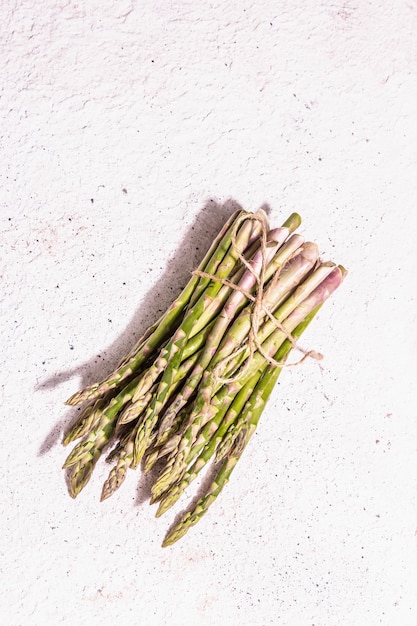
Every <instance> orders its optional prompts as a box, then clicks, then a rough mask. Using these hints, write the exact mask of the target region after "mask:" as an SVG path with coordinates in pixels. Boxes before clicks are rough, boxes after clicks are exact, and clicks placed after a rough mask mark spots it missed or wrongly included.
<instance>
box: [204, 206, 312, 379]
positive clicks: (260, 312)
mask: <svg viewBox="0 0 417 626" xmlns="http://www.w3.org/2000/svg"><path fill="white" fill-rule="evenodd" d="M246 220H253V221H256V222H258V223H259V224H260V226H261V233H260V237H259V238H260V244H261V256H262V263H261V269H260V272H259V273H257V272H256V271H255V270H254V269H253V267H252V266H251V264H250V262H249V261H248V260H247V259H246V258H245V256H244V253H243V251H241V250H239V248H238V246H237V243H236V238H237V231H238V229H239V227H240V225H241V224H242V222H244V221H246ZM268 232H269V224H268V218H267V216H266V214H265V212H264V211H262V210H259V211H257V212H256V213H247V214H244V215H241V216H240V217H239V218H238V219H237V220H236V222H235V224H234V227H233V231H232V238H231V239H232V247H233V250H234V251H235V253H236V255H237V257H238V259H239V260H240V261H241V263H242V264H243V265H244V266H245V267H246V268H247V270H248V271H249V272H250V273H251V274H252V275H253V277H254V278H255V281H256V285H257V291H256V295H255V296H253V295H252V294H251V293H249V292H248V291H246V290H245V289H243V288H242V287H240V286H239V285H237V284H236V283H233V282H232V281H230V280H227V279H226V278H219V277H218V276H216V275H215V274H210V273H208V272H204V271H202V270H194V272H193V274H195V275H196V276H200V277H202V278H208V279H210V280H213V281H217V282H220V283H221V284H223V285H225V286H227V287H230V288H231V289H234V290H236V291H240V293H242V294H243V295H244V296H245V297H246V298H247V299H248V300H249V301H250V302H251V303H252V307H251V311H250V329H249V333H248V338H247V343H244V344H242V346H240V348H237V349H236V350H235V351H234V352H232V354H229V355H228V356H226V357H225V358H223V359H222V360H221V361H220V362H219V363H218V364H217V365H216V366H215V367H214V368H213V372H212V376H213V378H214V381H215V383H221V384H229V383H234V382H235V381H237V380H239V379H240V378H241V377H242V376H243V375H244V374H245V373H246V372H247V371H248V369H249V367H250V365H251V363H252V360H253V357H254V354H255V352H256V351H258V352H259V353H260V354H261V355H262V356H263V357H264V359H266V361H267V362H268V363H269V364H270V365H271V366H272V367H281V368H282V367H294V366H297V365H301V363H303V362H304V361H305V360H306V359H307V358H312V359H316V360H318V361H319V360H321V359H322V358H323V355H322V354H320V353H319V352H316V351H315V350H305V349H303V348H302V347H300V346H299V345H298V342H297V341H296V339H295V338H294V337H293V336H292V334H291V333H290V332H289V331H288V330H287V329H286V328H285V326H284V325H283V324H281V323H280V322H279V321H278V320H277V318H276V317H275V316H274V315H273V313H271V311H270V309H269V308H268V307H267V306H266V305H265V303H264V299H265V298H264V291H265V271H266V268H267V258H266V249H267V247H268V246H271V245H274V242H273V241H270V242H268ZM301 250H302V247H301V248H299V249H298V250H296V251H295V252H294V253H293V255H292V257H290V258H293V257H294V256H296V255H297V254H300V252H301ZM282 267H283V266H281V267H280V268H278V270H277V271H276V272H275V274H274V276H273V277H272V279H271V286H272V285H273V284H276V283H277V282H278V279H279V275H280V273H281V270H282ZM264 315H266V316H267V317H268V318H269V319H270V320H271V321H272V323H273V324H274V326H275V327H276V328H277V329H278V330H280V331H281V332H282V333H283V334H284V335H285V337H286V338H287V339H288V341H289V342H290V343H291V345H292V347H293V349H296V350H298V351H299V352H301V353H302V354H303V356H302V357H301V358H300V359H299V360H298V361H295V362H294V363H287V362H286V361H277V360H276V359H274V358H273V357H271V356H270V355H269V354H268V353H267V352H265V350H264V349H263V347H262V344H261V342H260V340H259V325H260V323H261V321H262V318H263V316H264ZM247 347H248V349H249V356H248V358H247V359H246V360H245V364H244V365H243V367H240V368H239V366H238V372H237V374H235V375H234V376H232V377H230V378H223V377H222V376H221V375H220V372H222V371H224V370H225V369H226V366H227V364H228V363H229V362H230V361H232V360H233V359H235V358H236V357H237V356H239V355H240V354H241V353H242V352H243V351H245V350H246V348H247Z"/></svg>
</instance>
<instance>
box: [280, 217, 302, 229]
mask: <svg viewBox="0 0 417 626" xmlns="http://www.w3.org/2000/svg"><path fill="white" fill-rule="evenodd" d="M300 224H301V216H300V215H299V214H298V213H291V215H290V216H289V218H287V219H286V220H285V222H284V223H283V225H282V226H283V228H288V230H289V231H290V233H293V232H294V231H295V230H297V228H298V227H299V226H300Z"/></svg>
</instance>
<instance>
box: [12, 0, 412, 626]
mask: <svg viewBox="0 0 417 626" xmlns="http://www.w3.org/2000/svg"><path fill="white" fill-rule="evenodd" d="M0 12H1V13H0V16H1V17H0V19H1V32H2V36H1V40H0V64H1V78H2V79H1V85H0V90H1V99H0V107H1V116H2V126H1V131H0V133H1V152H0V159H1V167H0V179H1V186H0V201H1V213H0V217H1V241H0V250H1V257H0V275H1V337H2V349H1V360H2V371H3V376H2V383H1V387H0V388H1V408H2V421H1V431H2V445H1V451H0V458H1V477H2V488H1V507H0V522H1V531H2V532H1V540H0V541H1V548H0V549H1V552H0V556H1V558H0V572H1V584H0V586H1V589H2V595H3V600H2V602H1V605H0V613H1V623H3V624H7V625H8V626H38V625H39V626H41V625H44V624H54V625H55V624H64V625H66V626H83V625H86V624H89V625H92V624H94V625H95V624H100V625H103V626H106V625H110V624H114V623H118V622H122V623H127V622H129V623H131V624H134V625H136V624H138V625H142V624H144V625H145V624H146V625H148V624H151V625H155V626H159V625H161V626H162V625H165V624H166V625H169V626H184V625H188V624H196V625H201V626H206V625H207V626H217V625H220V624H228V625H231V626H235V625H236V626H238V625H241V624H245V625H249V626H264V625H265V626H266V625H269V624H273V625H282V626H313V625H314V626H344V625H349V626H377V625H380V624H381V625H383V626H415V624H416V623H417V600H416V598H417V595H416V591H417V589H416V585H417V583H416V580H417V537H416V535H417V502H416V493H417V492H416V475H417V473H416V469H417V444H416V417H417V414H416V406H417V402H416V401H417V398H416V391H415V372H416V359H415V352H416V348H417V345H416V330H415V328H416V301H415V295H414V294H415V287H414V289H411V286H412V285H413V284H414V285H415V282H414V283H413V279H415V269H416V267H415V233H416V222H417V218H416V203H415V198H416V193H417V184H416V174H415V171H416V158H417V153H416V144H417V142H416V139H417V118H416V102H417V76H416V67H417V47H416V38H415V33H416V28H417V4H416V2H415V1H414V0H409V1H408V2H398V3H388V2H383V1H382V0H375V1H373V2H359V1H356V2H354V1H353V0H343V2H342V1H340V0H336V1H335V2H324V1H321V0H319V1H317V0H314V1H313V0H304V1H303V0H296V1H295V2H294V1H293V2H289V1H284V2H279V3H277V2H272V0H260V1H258V2H256V3H253V2H251V3H249V2H247V0H240V1H238V2H231V1H229V2H218V1H217V2H216V1H215V2H211V3H209V4H201V3H196V2H191V1H168V2H165V3H161V2H155V1H154V0H145V1H143V2H139V1H132V2H128V1H124V0H121V1H118V2H106V1H104V2H99V1H98V0H91V1H90V2H87V1H86V0H80V1H79V2H73V1H67V2H63V1H62V2H60V1H57V0H56V1H53V0H45V1H44V2H41V3H35V2H33V1H30V0H22V1H21V2H14V1H11V0H8V1H7V0H6V1H3V2H2V6H1V9H0ZM236 203H238V204H240V205H242V206H244V207H245V208H247V209H252V210H255V209H256V208H258V207H259V206H261V205H263V204H268V205H269V207H270V208H271V221H272V222H273V223H274V224H278V223H279V222H280V221H282V220H283V219H285V217H287V215H288V214H289V213H290V212H291V211H292V210H298V211H299V212H300V213H301V214H302V216H303V218H304V222H303V226H302V229H301V232H303V233H305V234H306V235H307V237H308V238H311V239H313V240H314V241H317V242H318V243H319V245H320V248H321V250H322V252H323V256H324V257H326V258H332V259H334V260H336V261H338V262H341V263H343V264H344V265H345V266H346V267H348V268H349V270H350V274H349V278H348V280H347V282H346V283H345V285H344V286H343V287H342V288H341V289H340V290H339V292H338V293H337V294H336V295H335V297H334V298H333V299H332V301H331V302H329V303H328V304H327V306H326V307H325V308H324V309H323V310H322V312H321V313H320V316H319V317H318V319H317V320H315V324H314V325H313V326H312V327H311V328H310V329H309V331H308V333H306V336H305V343H306V344H307V345H308V346H313V347H314V348H316V349H318V350H320V351H321V352H323V353H324V354H325V355H326V358H325V360H324V361H323V362H322V363H320V364H318V363H314V362H307V363H305V364H304V365H303V366H302V367H299V368H295V369H291V370H288V371H286V372H285V374H284V375H282V377H281V380H280V385H279V386H278V388H277V389H276V391H275V393H274V396H273V398H272V399H271V401H270V404H269V406H268V409H267V411H266V412H265V414H264V416H263V418H262V421H261V424H260V427H259V430H258V432H257V434H256V436H255V437H254V440H253V442H252V443H251V446H250V447H249V448H248V450H247V451H246V453H245V456H244V458H242V460H241V462H240V463H239V465H238V467H237V468H236V470H235V473H234V476H233V479H232V480H231V482H230V484H229V485H228V487H227V488H226V490H225V492H224V493H223V494H222V497H221V498H220V499H219V501H218V502H217V503H216V505H215V506H213V508H212V510H211V512H210V513H209V514H208V515H207V516H206V517H205V518H204V519H203V520H202V521H201V523H200V524H199V525H198V526H197V527H195V529H193V530H192V531H191V532H190V533H189V535H188V536H187V538H186V539H185V540H183V541H181V542H180V543H178V544H177V545H175V546H174V547H173V548H172V549H166V550H162V549H161V548H160V543H161V540H162V538H163V535H164V533H165V530H166V528H167V526H168V525H169V524H170V523H171V521H172V516H171V517H170V516H169V515H167V519H164V518H162V519H160V520H156V519H154V517H153V509H152V508H151V507H149V506H148V505H147V504H146V503H143V502H142V501H143V493H144V491H146V483H145V485H144V484H143V481H141V479H140V476H139V474H138V473H133V472H132V473H131V475H130V476H129V477H128V479H127V481H126V484H124V485H123V487H122V489H121V490H120V491H119V492H118V493H117V495H115V496H114V497H113V498H111V499H110V500H108V501H106V502H105V503H103V504H99V501H98V497H99V493H100V488H101V484H102V482H103V479H104V478H105V476H106V475H107V469H108V468H107V467H105V466H104V465H99V466H98V467H97V469H96V473H95V475H94V477H93V478H92V480H91V482H90V483H89V485H88V487H87V488H86V489H85V491H84V492H83V493H82V495H81V496H80V497H79V498H78V499H77V500H76V501H72V500H71V499H70V498H69V496H68V494H67V492H66V487H65V482H64V476H63V473H62V472H61V470H60V466H61V464H62V462H63V460H64V458H65V451H64V450H63V449H62V447H61V445H60V439H61V435H62V431H63V429H64V428H65V426H66V425H67V424H68V423H69V421H70V419H71V417H72V416H73V415H74V413H73V411H72V410H69V409H68V408H65V407H64V406H63V404H62V403H63V400H64V399H65V398H66V397H68V396H69V395H70V394H71V393H72V392H74V391H75V390H76V389H78V388H79V387H80V386H81V385H82V384H85V383H88V382H91V381H93V380H94V379H97V378H98V377H100V376H102V375H104V374H105V373H107V372H109V371H110V370H111V368H112V366H113V365H115V364H116V362H117V361H118V359H119V357H120V356H121V355H122V354H123V353H124V351H125V350H126V349H127V347H128V346H130V345H131V344H132V343H133V341H134V337H135V335H137V334H138V333H139V332H140V331H141V330H143V328H144V327H145V326H146V325H147V324H148V323H150V322H151V321H152V320H154V319H155V317H156V316H157V315H158V311H160V310H162V309H164V308H165V307H166V305H167V304H168V303H169V302H170V300H171V299H172V297H173V296H174V295H175V294H176V293H177V292H178V290H179V289H180V287H181V286H182V284H183V283H184V281H185V280H186V278H187V276H188V274H189V272H190V271H191V269H192V268H193V267H194V266H195V264H196V262H197V261H198V260H199V259H200V258H201V257H202V255H203V253H204V250H205V248H207V246H208V244H209V242H210V240H211V238H212V236H213V235H214V234H215V232H216V231H217V230H218V229H219V227H220V225H221V223H222V222H223V221H224V219H225V217H226V216H227V215H228V214H229V213H230V210H231V207H232V206H233V205H234V204H236ZM138 485H139V487H138Z"/></svg>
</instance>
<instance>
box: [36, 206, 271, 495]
mask: <svg viewBox="0 0 417 626" xmlns="http://www.w3.org/2000/svg"><path fill="white" fill-rule="evenodd" d="M262 208H263V209H264V210H266V208H265V207H262ZM238 209H241V207H240V205H239V204H238V203H237V202H236V201H234V200H233V199H230V200H227V201H226V202H224V203H223V204H222V203H218V202H217V201H216V200H212V199H210V200H208V201H207V202H206V204H205V205H204V207H203V208H202V209H201V211H200V212H199V213H198V214H197V216H196V217H195V219H194V222H193V223H192V224H191V226H190V227H189V228H188V230H187V231H186V233H185V235H184V237H183V238H182V240H181V242H180V244H179V246H178V250H177V251H176V252H175V254H174V255H173V256H172V257H171V258H169V259H168V260H167V262H166V269H165V271H164V273H163V275H162V276H161V277H160V278H159V280H158V282H157V283H156V284H155V285H154V287H152V288H151V289H150V290H149V291H148V292H147V293H146V295H145V296H143V297H142V304H141V305H140V306H139V308H138V309H137V311H136V312H135V313H134V315H133V317H132V319H131V321H130V322H129V324H128V325H127V327H126V329H125V330H124V331H123V333H122V334H121V335H120V336H119V337H118V338H117V339H116V340H115V341H114V342H113V343H112V344H111V345H110V346H108V347H107V348H104V349H102V350H100V351H99V352H98V354H99V355H105V360H104V359H102V358H101V356H98V354H96V355H94V356H93V357H92V358H91V359H90V360H89V361H87V362H86V363H83V364H81V365H80V366H78V367H76V368H73V369H71V370H66V371H63V372H58V373H56V374H54V375H53V376H51V377H50V378H48V379H47V380H45V381H44V382H43V383H41V384H40V385H39V386H38V387H37V388H36V389H35V390H36V391H38V390H46V389H53V388H55V387H57V386H58V385H60V384H61V383H63V382H65V381H67V380H69V379H71V378H73V377H74V376H81V384H80V389H83V388H84V387H87V386H88V385H90V384H92V383H94V382H96V381H99V380H102V379H103V378H105V377H106V376H108V375H109V374H110V373H111V372H112V371H114V369H116V367H117V365H118V363H119V362H120V360H121V359H122V357H123V356H124V355H125V354H126V353H127V352H128V351H129V350H130V349H131V348H132V347H133V345H134V344H135V343H136V341H137V340H138V338H139V337H140V336H141V335H142V334H143V333H144V332H145V330H146V328H148V327H149V326H150V325H151V324H152V323H153V322H154V321H155V320H157V319H158V318H159V317H160V315H161V314H162V313H163V312H164V311H165V310H166V309H167V308H168V306H169V305H170V304H171V302H172V301H173V300H174V299H175V298H176V296H177V295H178V294H179V293H180V292H181V290H182V289H183V288H184V286H185V285H186V284H187V282H188V280H189V278H190V275H191V272H192V271H193V269H195V268H196V267H197V265H198V264H199V262H200V261H201V259H202V258H203V257H204V255H205V253H206V251H207V250H208V248H209V247H210V245H211V243H212V241H213V239H214V238H215V237H216V235H217V234H218V232H219V231H220V230H221V228H222V226H223V225H224V223H225V222H226V220H227V219H228V218H229V217H230V216H231V215H232V213H233V212H234V211H236V210H238ZM74 391H76V389H74ZM79 411H80V408H79V407H69V408H68V412H67V414H66V415H65V416H64V417H62V418H61V420H60V421H59V422H58V423H57V424H55V425H54V426H53V428H52V429H51V431H50V432H49V434H48V435H47V437H46V438H45V440H44V441H43V443H42V445H41V447H40V449H39V452H38V455H39V456H42V455H44V454H46V453H48V452H49V451H50V450H51V449H52V448H53V447H54V446H55V445H56V443H57V442H58V441H59V440H60V439H61V438H62V433H63V432H64V430H65V431H66V430H67V429H68V428H70V427H71V425H72V424H73V423H74V422H75V421H76V419H77V416H78V413H79ZM146 484H147V483H146V481H145V482H144V485H146ZM145 491H147V489H146V488H145V486H144V492H145ZM140 502H141V500H140V498H139V499H138V503H140Z"/></svg>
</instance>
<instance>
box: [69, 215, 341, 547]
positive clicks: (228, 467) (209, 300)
mask: <svg viewBox="0 0 417 626" xmlns="http://www.w3.org/2000/svg"><path fill="white" fill-rule="evenodd" d="M300 223H301V218H300V216H299V215H298V214H296V213H293V214H292V215H291V216H290V217H289V218H288V219H287V220H286V222H285V223H284V224H283V225H282V226H281V227H280V228H275V229H270V227H269V224H268V219H267V216H266V214H265V213H264V212H263V211H262V210H260V211H257V212H256V213H249V212H246V211H237V212H236V213H235V214H233V215H232V216H231V218H230V219H229V221H228V222H227V223H226V224H225V226H224V227H223V229H222V230H221V232H220V233H219V235H218V236H217V238H216V239H215V241H214V242H213V244H212V246H211V248H210V249H209V251H208V252H207V254H206V256H205V258H204V259H203V261H202V262H201V264H200V266H199V268H198V270H196V271H195V272H193V274H192V277H191V279H190V281H189V283H188V285H187V286H186V287H185V289H184V290H183V291H182V293H181V294H180V295H179V296H178V298H177V299H176V300H175V301H174V302H173V303H172V304H171V306H170V307H169V308H168V310H167V311H166V312H165V314H164V315H163V316H162V317H161V318H160V319H159V320H158V321H157V322H156V323H155V324H154V325H153V326H151V327H150V328H149V329H148V330H147V331H146V332H145V334H144V335H143V337H141V339H140V340H139V341H138V343H137V344H136V345H135V346H134V348H133V349H132V350H131V352H130V353H129V354H128V355H126V357H125V358H124V359H123V360H122V361H121V363H120V364H119V366H118V367H117V369H116V370H115V371H114V372H112V373H111V374H110V376H108V377H107V378H106V379H105V380H102V381H101V382H98V383H95V384H93V385H90V386H89V387H87V388H86V389H84V390H82V391H79V392H77V393H75V394H74V395H73V396H71V398H69V400H67V404H69V405H78V404H80V403H85V406H84V408H83V410H82V411H81V413H80V415H79V417H78V419H77V421H76V423H74V424H73V425H72V426H71V428H70V430H69V431H68V432H67V433H66V435H65V438H64V445H67V444H69V443H70V442H73V441H75V440H76V439H81V441H80V442H79V443H78V444H77V445H76V446H75V447H74V449H73V450H72V452H71V453H70V454H69V456H68V457H67V459H66V461H65V463H64V468H68V469H69V475H68V484H69V491H70V494H71V496H72V497H76V496H77V495H78V493H79V492H80V491H81V489H82V488H83V487H84V486H85V485H86V483H87V482H88V480H89V478H90V476H91V473H92V471H93V468H94V466H95V465H96V463H97V461H98V459H99V457H100V456H101V454H102V453H103V451H104V450H105V449H108V448H109V445H110V444H113V449H112V450H111V451H110V454H109V455H108V457H107V460H108V461H109V462H113V463H114V467H113V468H112V470H111V471H110V474H109V477H108V479H107V480H106V482H105V484H104V486H103V491H102V496H101V499H102V500H104V499H105V498H108V497H109V496H110V495H112V494H113V493H114V492H115V490H116V489H118V487H120V485H121V484H122V482H123V480H124V478H125V476H126V472H127V470H128V469H129V468H132V469H135V468H137V466H138V465H139V464H142V467H143V470H144V471H145V472H148V471H149V470H151V468H155V467H161V469H160V471H159V474H158V475H157V477H156V479H155V482H154V483H153V486H152V490H151V503H155V502H158V503H159V505H158V510H157V512H156V515H157V516H160V515H162V514H163V513H165V512H166V511H167V510H168V509H169V508H170V507H172V506H173V504H174V503H175V502H176V501H177V500H178V499H179V498H180V496H181V495H182V494H183V492H184V491H185V489H186V488H187V487H188V486H189V485H190V483H191V482H192V481H193V480H194V479H195V478H196V477H197V476H198V475H199V473H200V472H201V470H202V469H203V468H204V467H206V465H207V464H208V463H209V462H212V470H211V482H209V484H207V485H206V488H205V491H204V493H202V494H201V495H200V497H199V499H198V501H197V502H196V504H195V505H194V506H193V507H192V510H189V511H188V512H186V513H184V514H183V516H182V518H181V519H180V520H179V521H178V522H177V523H176V524H175V526H174V527H173V528H172V529H171V530H170V531H169V532H168V534H167V535H166V537H165V540H164V542H163V546H168V545H170V544H172V543H174V542H175V541H177V540H178V539H179V538H180V537H182V536H183V535H184V534H185V533H186V532H187V531H188V530H189V528H190V527H191V526H193V525H194V524H196V523H197V522H198V520H199V519H200V518H201V517H202V516H203V515H204V514H205V513H206V511H207V510H208V508H209V506H210V505H211V504H212V503H213V501H214V500H215V499H216V497H217V496H218V494H219V493H220V491H221V490H222V488H223V486H224V485H225V483H226V482H227V481H228V479H229V477H230V474H231V472H232V471H233V468H234V467H235V465H236V463H237V461H238V459H239V458H240V456H241V454H242V452H243V450H244V449H245V447H246V445H247V444H248V442H249V440H250V438H251V437H252V435H253V433H254V431H255V429H256V427H257V424H258V421H259V418H260V416H261V414H262V412H263V410H264V407H265V404H266V402H267V400H268V398H269V396H270V394H271V391H272V389H273V387H274V385H275V383H276V381H277V379H278V376H279V375H280V373H281V371H282V369H283V367H284V366H285V365H286V360H287V357H288V354H289V353H290V351H291V350H292V348H294V347H297V345H296V344H297V340H298V339H299V337H300V336H301V334H302V333H303V331H304V330H305V329H306V327H307V326H308V324H309V323H310V321H311V320H312V319H313V317H314V316H315V315H316V313H317V311H318V310H319V308H320V306H321V305H322V304H323V302H324V301H325V300H326V299H327V298H328V297H329V296H330V294H331V293H332V292H333V291H334V290H335V289H336V288H337V287H338V286H339V284H340V283H341V282H342V280H343V278H344V276H345V273H346V271H345V270H344V268H343V267H342V266H336V265H335V264H334V263H331V262H322V261H321V260H320V258H319V251H318V248H317V245H316V244H315V243H312V242H305V241H304V240H303V238H302V237H301V236H300V235H298V234H294V231H295V230H296V229H297V228H298V227H299V225H300ZM308 355H310V356H317V355H315V354H313V353H305V354H304V356H303V358H305V356H308ZM156 464H157V465H156Z"/></svg>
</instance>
